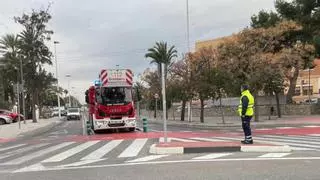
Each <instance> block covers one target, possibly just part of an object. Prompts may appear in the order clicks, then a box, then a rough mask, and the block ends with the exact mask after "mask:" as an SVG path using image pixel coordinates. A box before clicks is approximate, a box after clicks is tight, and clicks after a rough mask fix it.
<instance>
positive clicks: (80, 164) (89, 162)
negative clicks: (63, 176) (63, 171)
mask: <svg viewBox="0 0 320 180" xmlns="http://www.w3.org/2000/svg"><path fill="white" fill-rule="evenodd" d="M103 160H105V159H90V160H85V161H79V162H75V163H71V164H65V165H62V166H59V167H73V166H83V165H86V164H91V163H95V162H99V161H103Z"/></svg>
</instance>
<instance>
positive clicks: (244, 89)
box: [241, 84, 249, 92]
mask: <svg viewBox="0 0 320 180" xmlns="http://www.w3.org/2000/svg"><path fill="white" fill-rule="evenodd" d="M246 90H249V85H247V84H244V85H242V86H241V92H243V91H246Z"/></svg>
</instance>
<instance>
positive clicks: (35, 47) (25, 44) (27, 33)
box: [15, 9, 53, 122]
mask: <svg viewBox="0 0 320 180" xmlns="http://www.w3.org/2000/svg"><path fill="white" fill-rule="evenodd" d="M50 19H51V15H50V14H49V13H48V9H47V10H40V11H35V10H33V11H32V13H31V14H23V15H22V16H21V17H15V21H16V22H17V23H18V24H20V25H22V26H23V28H24V30H23V31H22V32H21V33H20V34H19V38H20V39H21V47H20V54H21V57H23V62H24V67H25V69H24V72H25V73H26V74H25V76H26V79H28V81H26V84H25V85H26V88H27V91H28V93H29V94H30V98H31V109H32V119H33V122H36V116H35V104H36V103H37V102H39V100H38V98H39V93H40V90H41V88H42V87H41V85H40V84H38V83H37V80H38V79H40V76H41V75H42V74H41V72H43V69H42V65H43V64H49V65H51V64H52V62H51V57H52V53H51V52H50V50H49V48H48V47H47V46H46V44H45V42H46V41H48V40H50V35H51V34H53V31H50V30H48V29H47V23H48V22H49V20H50Z"/></svg>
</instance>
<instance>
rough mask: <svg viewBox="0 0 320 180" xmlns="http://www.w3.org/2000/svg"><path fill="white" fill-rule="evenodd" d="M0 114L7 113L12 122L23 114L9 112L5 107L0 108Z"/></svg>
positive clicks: (22, 117)
mask: <svg viewBox="0 0 320 180" xmlns="http://www.w3.org/2000/svg"><path fill="white" fill-rule="evenodd" d="M0 115H7V116H10V117H11V119H12V121H13V122H17V121H18V120H19V116H20V118H21V120H23V119H24V116H23V115H22V114H20V115H19V114H17V113H14V112H11V111H9V110H5V109H0Z"/></svg>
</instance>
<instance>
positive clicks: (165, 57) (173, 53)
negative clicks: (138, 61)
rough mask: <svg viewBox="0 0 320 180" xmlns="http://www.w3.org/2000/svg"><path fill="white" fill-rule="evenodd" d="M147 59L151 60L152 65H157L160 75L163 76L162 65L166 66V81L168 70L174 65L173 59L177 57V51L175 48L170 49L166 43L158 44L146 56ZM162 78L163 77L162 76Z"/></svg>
mask: <svg viewBox="0 0 320 180" xmlns="http://www.w3.org/2000/svg"><path fill="white" fill-rule="evenodd" d="M145 57H146V58H151V59H152V60H151V61H150V63H151V64H156V65H157V67H158V73H159V75H161V74H162V73H161V72H162V67H161V63H164V64H165V69H164V72H165V79H166V77H167V68H168V66H169V65H170V64H171V63H172V60H173V58H175V57H177V50H176V49H175V46H171V47H169V48H168V45H167V43H166V42H156V45H155V46H154V47H153V48H150V49H148V53H147V54H145ZM160 78H161V76H160Z"/></svg>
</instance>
